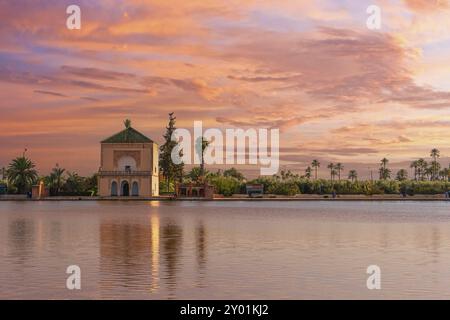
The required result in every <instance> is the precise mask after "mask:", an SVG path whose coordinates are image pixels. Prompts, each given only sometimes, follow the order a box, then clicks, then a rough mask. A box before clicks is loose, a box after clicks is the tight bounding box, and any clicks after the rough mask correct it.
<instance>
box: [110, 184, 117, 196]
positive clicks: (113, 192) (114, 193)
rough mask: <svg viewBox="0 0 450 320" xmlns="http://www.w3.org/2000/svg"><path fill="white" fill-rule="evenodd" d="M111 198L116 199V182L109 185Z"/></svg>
mask: <svg viewBox="0 0 450 320" xmlns="http://www.w3.org/2000/svg"><path fill="white" fill-rule="evenodd" d="M111 196H112V197H117V182H116V181H113V182H112V183H111Z"/></svg>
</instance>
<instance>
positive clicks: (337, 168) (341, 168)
mask: <svg viewBox="0 0 450 320" xmlns="http://www.w3.org/2000/svg"><path fill="white" fill-rule="evenodd" d="M334 168H335V169H336V170H337V174H338V179H339V181H341V171H343V170H344V166H343V165H342V163H340V162H338V163H336V166H335V167H334Z"/></svg>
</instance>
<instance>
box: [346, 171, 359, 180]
mask: <svg viewBox="0 0 450 320" xmlns="http://www.w3.org/2000/svg"><path fill="white" fill-rule="evenodd" d="M348 178H349V179H350V180H352V182H355V181H356V180H358V173H357V172H356V170H350V171H349V172H348Z"/></svg>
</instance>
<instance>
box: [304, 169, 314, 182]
mask: <svg viewBox="0 0 450 320" xmlns="http://www.w3.org/2000/svg"><path fill="white" fill-rule="evenodd" d="M311 174H312V169H311V167H310V166H308V167H307V168H306V169H305V178H306V179H308V180H309V179H311Z"/></svg>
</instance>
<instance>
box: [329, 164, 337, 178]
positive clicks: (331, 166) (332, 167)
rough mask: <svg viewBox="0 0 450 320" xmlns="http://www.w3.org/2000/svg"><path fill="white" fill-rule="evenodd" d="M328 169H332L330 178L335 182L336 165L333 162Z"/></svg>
mask: <svg viewBox="0 0 450 320" xmlns="http://www.w3.org/2000/svg"><path fill="white" fill-rule="evenodd" d="M327 168H328V169H330V177H331V181H333V177H334V174H335V173H336V171H334V163H333V162H331V163H330V164H329V165H328V166H327ZM333 171H334V172H333Z"/></svg>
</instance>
